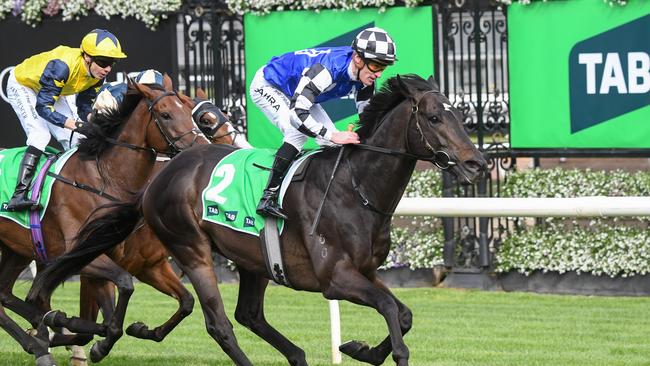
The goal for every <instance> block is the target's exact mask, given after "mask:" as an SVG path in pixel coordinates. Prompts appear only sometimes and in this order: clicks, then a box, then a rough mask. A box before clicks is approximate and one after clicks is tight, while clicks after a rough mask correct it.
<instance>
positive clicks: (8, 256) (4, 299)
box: [0, 250, 50, 328]
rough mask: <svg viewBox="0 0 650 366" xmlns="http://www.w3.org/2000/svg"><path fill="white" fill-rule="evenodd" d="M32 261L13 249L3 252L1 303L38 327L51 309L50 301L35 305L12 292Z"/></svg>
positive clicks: (0, 274)
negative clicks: (44, 315)
mask: <svg viewBox="0 0 650 366" xmlns="http://www.w3.org/2000/svg"><path fill="white" fill-rule="evenodd" d="M30 262H31V259H29V258H25V257H21V256H19V255H16V254H15V253H13V252H11V251H8V250H6V251H3V252H2V256H1V257H0V303H2V305H3V306H4V307H6V308H7V309H9V310H11V311H13V312H15V313H16V314H18V315H20V316H21V317H23V318H24V319H25V320H27V321H28V322H29V323H30V324H31V325H32V326H33V327H35V328H36V327H37V326H38V324H39V323H40V321H41V319H42V317H43V314H44V313H45V311H47V310H49V306H50V304H49V302H47V303H44V304H40V306H35V305H32V304H29V303H27V302H25V301H23V300H21V299H19V298H18V297H16V296H15V295H14V294H13V293H12V291H13V287H14V284H15V283H16V280H17V279H18V276H19V275H20V273H21V272H22V271H23V270H24V269H25V268H27V266H28V265H29V263H30Z"/></svg>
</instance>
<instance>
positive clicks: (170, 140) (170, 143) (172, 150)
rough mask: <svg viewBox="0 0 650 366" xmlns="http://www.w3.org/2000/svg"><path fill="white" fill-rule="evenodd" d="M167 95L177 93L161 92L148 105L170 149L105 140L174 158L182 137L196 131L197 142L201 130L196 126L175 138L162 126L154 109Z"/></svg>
mask: <svg viewBox="0 0 650 366" xmlns="http://www.w3.org/2000/svg"><path fill="white" fill-rule="evenodd" d="M167 96H177V94H176V92H174V91H166V92H164V93H163V94H160V95H159V96H157V97H156V99H154V100H153V101H151V102H149V101H147V105H148V107H147V110H148V111H149V113H150V114H151V117H152V120H153V121H154V123H155V124H156V127H158V130H159V131H160V134H161V135H162V136H163V138H164V139H165V142H166V143H167V145H168V146H169V147H170V150H168V151H158V150H156V149H154V148H153V147H142V146H138V145H134V144H131V143H128V142H124V141H119V140H116V139H114V138H112V137H105V141H106V142H108V143H110V144H112V145H115V146H120V147H125V148H128V149H131V150H140V151H147V152H150V153H152V154H153V155H158V154H160V155H166V156H169V157H170V158H173V157H174V156H176V155H177V154H178V153H180V152H181V151H182V149H181V148H179V147H178V146H176V142H178V141H179V140H180V139H182V138H183V137H185V136H186V135H189V134H190V133H195V134H196V136H195V137H194V140H192V144H191V145H194V142H196V139H197V138H198V136H199V135H198V133H200V132H201V131H200V130H199V129H198V128H197V127H194V128H192V129H191V130H189V131H187V132H185V133H183V134H181V135H180V136H177V137H173V138H171V137H169V135H168V134H167V133H166V132H165V130H164V129H163V128H162V126H161V122H160V119H159V118H158V115H157V114H156V112H155V111H154V110H153V107H154V106H155V105H156V104H157V103H158V102H159V101H160V100H161V99H162V98H164V97H167ZM191 145H190V146H191Z"/></svg>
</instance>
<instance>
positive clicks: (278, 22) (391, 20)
mask: <svg viewBox="0 0 650 366" xmlns="http://www.w3.org/2000/svg"><path fill="white" fill-rule="evenodd" d="M405 19H408V22H405V21H404V20H405ZM372 26H377V27H381V28H384V29H386V30H387V31H388V33H389V34H390V35H391V37H392V38H393V40H394V41H395V43H396V45H397V58H398V61H397V63H396V64H395V65H394V66H391V67H389V68H388V69H387V70H386V72H385V73H384V74H383V75H382V77H381V79H380V83H379V85H381V80H382V79H383V80H385V79H387V78H389V77H391V76H394V75H396V74H398V73H399V74H405V73H415V74H419V75H420V76H422V77H425V78H426V77H428V76H429V75H432V74H433V68H434V65H433V28H432V9H431V6H422V7H417V8H401V7H397V8H389V9H387V10H386V11H385V12H383V13H379V12H378V11H377V9H361V10H359V11H357V10H350V11H341V10H323V11H320V12H318V13H316V12H313V11H281V12H273V13H271V14H268V15H262V16H259V15H252V14H246V15H245V16H244V30H245V37H246V45H245V46H246V83H247V88H246V90H247V91H248V88H249V87H250V82H251V80H252V78H253V76H255V72H256V71H257V70H258V69H259V68H260V67H262V66H263V65H265V64H266V63H267V62H268V61H269V60H270V59H271V58H272V57H273V56H276V55H281V54H283V53H286V52H294V51H299V52H304V53H306V54H310V52H316V51H315V50H314V48H318V47H328V46H333V47H334V46H348V45H350V44H352V40H353V39H354V37H355V36H356V35H357V34H358V33H359V32H360V31H361V30H363V29H365V28H368V27H372ZM247 97H248V99H247V107H246V108H247V116H248V121H247V122H248V138H249V141H250V142H251V144H253V145H254V146H255V147H271V148H277V147H279V146H280V144H281V143H282V134H281V133H280V131H279V130H278V129H277V128H276V127H275V126H273V125H272V124H271V122H269V121H268V120H267V119H266V117H265V116H264V115H263V114H262V112H261V111H260V110H259V109H258V108H257V106H255V104H254V103H253V102H252V101H251V100H250V96H248V93H247ZM269 97H272V96H269ZM322 106H323V108H324V109H325V110H326V111H327V113H328V115H329V116H330V118H332V120H333V121H334V122H335V123H336V126H337V128H338V129H339V130H345V128H346V126H347V124H348V123H353V122H355V121H357V120H358V117H357V116H358V115H357V111H356V107H355V103H354V99H353V97H352V96H349V97H348V98H343V99H340V100H331V101H327V102H325V103H323V104H322ZM315 146H316V145H315V144H314V143H313V142H310V143H308V145H306V147H315Z"/></svg>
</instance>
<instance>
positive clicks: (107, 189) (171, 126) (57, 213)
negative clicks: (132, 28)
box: [0, 76, 207, 365]
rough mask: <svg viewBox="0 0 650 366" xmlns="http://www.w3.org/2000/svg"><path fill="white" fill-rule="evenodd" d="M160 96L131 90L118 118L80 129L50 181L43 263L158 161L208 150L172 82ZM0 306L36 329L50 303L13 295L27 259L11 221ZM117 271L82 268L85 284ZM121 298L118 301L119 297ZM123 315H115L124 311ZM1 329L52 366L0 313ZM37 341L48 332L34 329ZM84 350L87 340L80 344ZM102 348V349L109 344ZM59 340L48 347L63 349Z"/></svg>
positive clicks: (0, 227)
mask: <svg viewBox="0 0 650 366" xmlns="http://www.w3.org/2000/svg"><path fill="white" fill-rule="evenodd" d="M164 84H165V85H164V88H160V90H159V89H157V88H152V87H148V86H146V85H142V84H135V83H131V84H130V85H129V93H128V94H127V96H126V97H125V102H124V104H123V107H122V108H121V109H120V110H119V111H114V112H112V113H108V114H107V115H105V116H98V117H96V119H95V120H94V121H93V123H91V124H87V125H86V126H85V127H83V133H84V134H85V135H86V136H87V138H86V139H84V140H83V141H82V142H81V144H80V146H79V149H78V151H77V152H76V153H74V154H73V155H72V156H71V157H70V159H69V160H68V161H67V163H66V164H65V166H64V168H63V169H62V170H61V172H60V175H61V176H63V177H65V178H67V179H68V183H65V182H64V181H61V180H56V181H55V183H54V184H53V186H52V192H51V196H50V197H51V198H50V203H49V206H48V210H47V212H46V214H45V216H44V217H43V220H42V230H43V237H44V238H45V247H46V250H47V256H48V258H55V257H57V256H59V255H61V254H62V253H64V252H65V251H66V250H68V249H69V248H70V246H71V245H72V242H73V238H74V237H75V236H76V235H77V232H78V229H79V227H80V226H81V224H82V223H83V222H84V221H85V220H86V218H87V217H88V215H89V214H90V213H91V212H92V211H93V209H94V208H96V207H98V206H100V205H102V204H105V203H107V202H111V200H110V198H112V199H118V200H128V199H131V197H132V195H133V193H134V192H137V191H138V190H140V189H141V188H142V187H143V186H144V184H145V183H146V182H147V181H148V179H149V178H150V175H151V173H152V170H153V166H154V162H155V158H156V155H157V153H161V154H169V155H175V154H176V153H178V152H179V151H181V150H183V149H185V148H188V147H190V146H192V145H194V144H196V143H207V140H205V137H203V135H202V134H201V133H200V131H199V130H198V129H197V128H196V125H195V124H194V123H193V121H192V119H191V110H190V108H189V107H187V106H185V105H183V104H182V103H181V100H180V99H179V98H178V97H177V95H176V93H175V92H173V91H172V90H171V79H170V78H169V77H168V76H166V77H165V83H164ZM71 182H74V183H75V184H76V185H85V186H88V187H92V188H94V189H96V190H97V191H96V192H91V191H89V190H82V189H78V188H76V187H75V186H73V185H72V184H70V183H71ZM0 238H1V239H0V248H1V250H2V258H1V259H0V302H1V304H2V306H4V307H6V308H9V309H11V310H13V311H14V312H16V313H17V314H19V315H20V316H22V317H24V318H25V319H27V320H28V321H29V322H30V323H31V324H32V326H34V327H37V326H38V325H39V324H40V323H41V319H42V317H43V314H44V312H45V311H47V310H49V299H47V300H46V301H44V302H42V303H39V304H37V306H33V305H30V304H27V303H25V302H24V301H22V300H21V299H19V298H17V297H16V296H14V295H13V293H12V288H13V285H14V283H15V281H16V278H17V277H18V275H19V273H20V272H21V271H22V270H23V269H24V268H25V267H26V266H27V265H28V264H29V263H30V261H31V260H32V259H34V258H35V256H34V249H33V246H32V241H31V235H30V232H29V230H27V229H25V228H23V227H21V226H20V225H18V224H16V223H14V222H13V221H10V220H7V219H4V218H0ZM116 270H119V267H118V266H117V265H115V264H114V263H113V262H112V261H111V260H110V259H109V258H108V257H106V256H100V257H98V258H96V259H95V260H93V261H92V263H90V265H89V266H87V267H86V268H84V269H83V270H82V271H81V273H82V274H83V275H85V276H90V277H98V278H102V277H103V278H106V279H109V280H111V281H117V279H116V278H115V277H114V273H115V272H116ZM122 295H123V296H122ZM129 295H130V293H128V291H126V292H125V293H123V294H121V295H120V298H119V301H118V306H117V309H118V311H120V309H122V308H123V310H125V309H126V307H125V306H124V305H125V304H126V302H127V300H128V297H129ZM123 310H122V311H123ZM0 326H2V327H3V328H4V329H5V330H7V332H8V333H9V334H10V335H12V337H14V338H15V339H16V340H17V341H18V342H19V343H20V344H21V346H22V347H23V349H25V350H26V351H27V352H29V353H32V354H34V355H35V357H36V359H37V364H38V365H50V364H53V360H52V357H51V355H50V354H49V353H48V350H47V348H48V343H47V341H46V340H44V339H40V340H39V338H34V337H30V336H28V335H27V334H26V333H25V332H24V331H22V330H19V328H16V324H15V323H14V322H13V321H12V320H11V319H9V318H8V317H6V314H5V313H4V312H0ZM121 327H122V324H109V325H108V326H107V327H106V329H107V333H108V334H107V335H108V338H111V337H112V336H113V335H117V334H118V332H116V331H113V329H114V328H115V329H117V328H119V329H120V330H119V334H121ZM39 335H40V336H41V337H45V336H47V331H46V330H45V329H43V328H40V329H39ZM85 338H86V339H87V340H86V342H88V341H89V340H90V339H92V336H90V338H88V337H85ZM108 338H107V340H106V342H107V344H111V343H112V342H114V340H113V339H108ZM68 341H71V342H82V343H83V341H81V340H76V341H75V340H66V339H65V337H61V340H60V341H56V340H55V339H53V340H52V342H51V343H50V344H49V345H57V342H61V343H60V344H64V343H66V342H68Z"/></svg>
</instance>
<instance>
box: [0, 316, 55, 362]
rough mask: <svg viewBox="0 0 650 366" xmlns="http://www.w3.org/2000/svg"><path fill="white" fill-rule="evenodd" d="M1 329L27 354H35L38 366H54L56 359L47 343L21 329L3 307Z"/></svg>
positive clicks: (0, 320)
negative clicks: (48, 348)
mask: <svg viewBox="0 0 650 366" xmlns="http://www.w3.org/2000/svg"><path fill="white" fill-rule="evenodd" d="M0 328H2V329H4V330H5V331H6V332H7V333H9V335H10V336H11V337H12V338H13V339H15V340H16V341H17V342H18V343H19V344H20V346H21V347H22V348H23V350H25V352H27V353H30V354H33V355H34V357H35V358H36V365H37V366H53V365H55V363H54V358H53V357H52V355H51V354H50V353H49V352H48V350H47V347H48V345H47V343H46V342H43V341H40V340H38V339H36V338H34V337H32V336H30V335H29V334H27V333H26V332H25V331H24V330H23V329H21V328H20V326H19V325H18V324H16V322H14V321H13V320H11V318H9V316H7V313H5V310H4V308H3V307H2V306H0Z"/></svg>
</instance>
